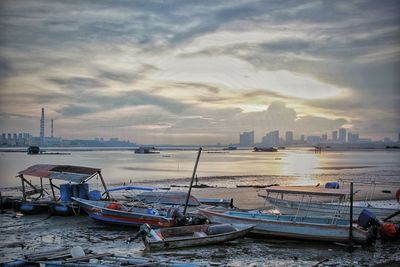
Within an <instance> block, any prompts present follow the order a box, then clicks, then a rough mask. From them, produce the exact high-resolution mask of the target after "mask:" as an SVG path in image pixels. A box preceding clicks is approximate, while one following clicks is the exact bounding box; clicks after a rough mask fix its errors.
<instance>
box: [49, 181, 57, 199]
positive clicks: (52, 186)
mask: <svg viewBox="0 0 400 267" xmlns="http://www.w3.org/2000/svg"><path fill="white" fill-rule="evenodd" d="M49 181H50V187H51V192H52V193H53V199H54V201H57V199H56V194H55V193H54V185H53V181H52V179H49Z"/></svg>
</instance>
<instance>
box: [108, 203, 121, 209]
mask: <svg viewBox="0 0 400 267" xmlns="http://www.w3.org/2000/svg"><path fill="white" fill-rule="evenodd" d="M106 208H107V209H113V210H120V209H121V208H122V206H121V204H119V203H116V202H112V203H110V204H108V205H107V206H106Z"/></svg>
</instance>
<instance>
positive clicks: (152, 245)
mask: <svg viewBox="0 0 400 267" xmlns="http://www.w3.org/2000/svg"><path fill="white" fill-rule="evenodd" d="M253 227H254V225H230V224H204V225H191V226H180V227H171V228H162V229H156V230H153V229H151V228H150V226H149V225H143V226H142V227H141V228H142V229H144V230H143V231H144V232H146V233H147V235H146V237H145V238H144V240H143V241H144V244H145V246H146V249H147V250H160V249H174V248H185V247H193V246H204V245H210V244H217V243H223V242H227V241H231V240H234V239H237V238H241V237H243V236H245V235H246V234H248V233H249V232H250V231H251V230H252V229H253Z"/></svg>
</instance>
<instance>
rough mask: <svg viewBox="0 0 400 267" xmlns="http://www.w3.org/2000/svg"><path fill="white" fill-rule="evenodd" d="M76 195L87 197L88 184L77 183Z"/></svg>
mask: <svg viewBox="0 0 400 267" xmlns="http://www.w3.org/2000/svg"><path fill="white" fill-rule="evenodd" d="M78 191H79V192H78V197H79V198H83V199H88V198H89V184H78Z"/></svg>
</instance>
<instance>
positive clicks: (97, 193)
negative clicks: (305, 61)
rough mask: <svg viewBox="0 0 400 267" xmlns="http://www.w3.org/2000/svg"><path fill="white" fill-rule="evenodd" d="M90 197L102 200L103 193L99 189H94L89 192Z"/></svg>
mask: <svg viewBox="0 0 400 267" xmlns="http://www.w3.org/2000/svg"><path fill="white" fill-rule="evenodd" d="M89 199H90V200H95V201H99V200H101V193H100V191H99V190H93V191H90V192H89Z"/></svg>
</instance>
